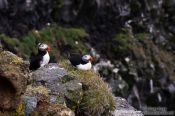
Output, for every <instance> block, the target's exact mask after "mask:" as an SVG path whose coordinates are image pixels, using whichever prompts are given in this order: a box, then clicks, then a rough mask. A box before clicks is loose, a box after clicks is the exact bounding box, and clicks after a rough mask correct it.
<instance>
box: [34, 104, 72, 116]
mask: <svg viewBox="0 0 175 116" xmlns="http://www.w3.org/2000/svg"><path fill="white" fill-rule="evenodd" d="M31 116H75V114H74V112H73V111H72V110H70V109H69V108H67V107H66V106H63V105H60V104H54V105H53V104H49V103H48V102H46V101H39V102H38V105H37V108H36V109H35V111H34V112H33V113H32V115H31Z"/></svg>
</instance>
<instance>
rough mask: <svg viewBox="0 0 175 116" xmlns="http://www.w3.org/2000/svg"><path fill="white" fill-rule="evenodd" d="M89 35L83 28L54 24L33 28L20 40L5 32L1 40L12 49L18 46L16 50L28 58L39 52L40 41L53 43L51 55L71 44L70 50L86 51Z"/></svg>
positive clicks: (0, 36) (0, 37)
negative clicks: (37, 47)
mask: <svg viewBox="0 0 175 116" xmlns="http://www.w3.org/2000/svg"><path fill="white" fill-rule="evenodd" d="M87 36H88V34H87V33H86V32H85V30H84V29H82V28H64V27H60V26H57V25H53V26H51V27H46V28H44V29H42V30H40V31H37V30H32V31H31V32H29V33H28V34H27V35H26V36H24V37H22V38H20V41H19V40H18V39H15V38H10V37H7V36H5V35H3V34H2V35H0V40H1V41H2V42H3V43H4V44H6V45H7V46H10V47H11V48H10V51H12V50H11V49H15V48H18V51H16V52H17V53H18V54H19V55H20V56H22V57H23V58H27V59H28V57H29V56H30V54H31V53H34V54H36V53H37V49H36V44H37V43H38V42H44V43H47V44H49V45H52V46H51V47H52V48H53V51H52V52H51V53H50V54H51V57H55V56H54V54H58V53H59V52H60V51H59V49H60V48H61V47H62V46H64V45H69V46H70V51H73V52H81V53H86V52H87V48H86V45H85V44H84V39H83V38H85V37H87ZM7 48H8V47H7Z"/></svg>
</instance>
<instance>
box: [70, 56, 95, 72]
mask: <svg viewBox="0 0 175 116" xmlns="http://www.w3.org/2000/svg"><path fill="white" fill-rule="evenodd" d="M69 61H70V62H71V64H72V65H73V66H75V67H76V68H77V69H79V70H90V69H91V68H92V63H91V61H93V57H92V56H91V55H88V54H87V55H83V56H82V55H80V54H76V53H74V54H70V55H69Z"/></svg>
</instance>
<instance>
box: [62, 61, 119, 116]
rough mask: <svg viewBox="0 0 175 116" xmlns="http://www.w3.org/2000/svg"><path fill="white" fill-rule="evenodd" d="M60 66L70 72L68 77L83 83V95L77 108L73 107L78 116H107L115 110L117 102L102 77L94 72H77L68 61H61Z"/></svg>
mask: <svg viewBox="0 0 175 116" xmlns="http://www.w3.org/2000/svg"><path fill="white" fill-rule="evenodd" d="M60 65H61V66H62V67H64V68H65V69H67V70H68V76H70V77H72V78H74V79H76V80H78V81H80V82H81V83H82V86H83V93H82V94H81V98H80V100H79V101H78V103H77V105H76V106H75V107H76V108H75V107H73V110H74V109H76V111H75V112H76V113H77V114H82V113H85V114H89V115H92V116H97V115H106V114H109V112H110V111H113V110H114V109H115V107H116V102H115V100H114V97H113V95H112V92H111V91H110V90H109V88H108V86H107V84H106V83H105V82H104V81H103V80H102V78H101V77H100V75H98V74H97V73H95V72H94V71H93V70H89V71H81V70H76V69H75V68H74V67H72V66H71V65H70V64H69V62H68V61H61V62H60Z"/></svg>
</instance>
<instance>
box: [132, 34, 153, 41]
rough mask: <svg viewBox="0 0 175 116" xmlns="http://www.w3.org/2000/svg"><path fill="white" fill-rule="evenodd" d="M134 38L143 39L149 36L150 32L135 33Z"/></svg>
mask: <svg viewBox="0 0 175 116" xmlns="http://www.w3.org/2000/svg"><path fill="white" fill-rule="evenodd" d="M134 36H135V38H136V39H137V40H139V41H143V40H144V39H146V38H147V37H150V34H148V33H137V34H135V35H134Z"/></svg>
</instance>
